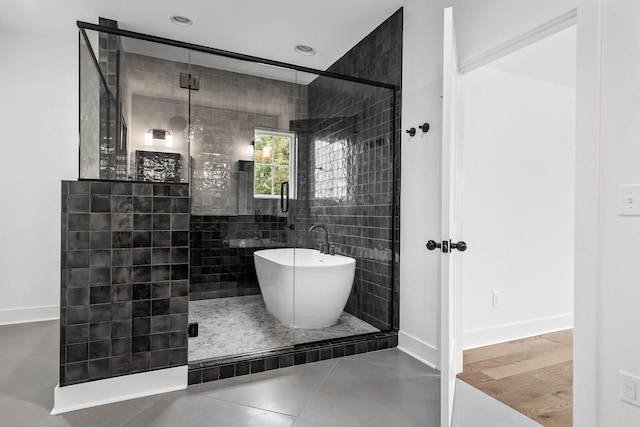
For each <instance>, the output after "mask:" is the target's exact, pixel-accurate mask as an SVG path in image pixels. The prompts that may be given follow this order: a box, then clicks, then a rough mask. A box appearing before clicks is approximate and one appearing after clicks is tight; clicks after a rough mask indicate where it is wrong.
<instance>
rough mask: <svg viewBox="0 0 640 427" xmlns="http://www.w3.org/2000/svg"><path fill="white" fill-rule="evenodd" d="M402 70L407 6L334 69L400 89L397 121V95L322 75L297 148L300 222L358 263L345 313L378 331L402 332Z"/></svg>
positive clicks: (312, 89) (314, 86)
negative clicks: (326, 235) (323, 232)
mask: <svg viewBox="0 0 640 427" xmlns="http://www.w3.org/2000/svg"><path fill="white" fill-rule="evenodd" d="M401 65H402V9H400V10H399V11H398V12H396V13H395V14H394V15H393V16H391V17H390V18H389V19H388V20H387V21H385V22H384V23H383V24H381V25H380V26H379V27H378V28H377V29H376V30H374V31H373V32H372V33H371V34H369V35H368V36H367V37H366V38H365V39H363V40H362V41H361V42H360V43H359V44H358V45H356V46H355V47H354V48H353V49H351V50H350V51H349V52H348V53H347V54H346V55H344V56H343V57H342V58H341V59H340V60H338V61H337V62H336V63H335V64H334V65H332V66H331V67H330V68H329V71H332V72H336V73H340V74H347V75H352V76H356V77H361V78H366V79H370V80H375V81H379V82H385V83H391V84H394V85H396V86H397V87H398V91H397V94H396V111H395V113H396V114H395V117H394V116H393V110H392V108H391V105H392V102H391V101H392V96H393V93H392V91H391V90H388V89H382V88H375V87H370V86H365V85H359V84H356V83H352V82H345V81H341V80H337V79H330V78H326V77H319V78H317V79H316V80H315V81H314V82H313V83H311V84H310V85H309V90H308V97H309V107H308V114H309V120H308V121H307V129H306V131H305V132H303V134H304V135H305V137H304V138H301V141H303V142H302V144H303V146H301V147H300V149H299V152H300V153H301V155H300V157H301V158H302V157H305V156H306V158H305V159H304V161H303V162H302V164H304V165H305V166H306V170H305V173H306V180H307V182H306V183H305V185H306V186H307V187H308V188H307V200H306V201H307V204H306V207H304V208H301V209H300V210H299V216H300V218H299V221H300V222H306V223H307V224H309V223H323V224H325V225H327V227H328V229H329V232H330V242H331V243H332V244H334V245H335V246H336V250H337V252H338V253H342V254H345V255H348V256H352V257H354V258H356V260H357V262H356V278H355V285H354V288H353V292H352V295H351V296H350V298H349V301H348V303H347V311H349V312H350V313H352V314H354V315H355V316H357V317H359V318H360V319H363V320H365V321H366V322H368V323H370V324H372V325H374V326H376V327H378V328H380V329H391V328H396V329H397V327H398V304H397V301H398V298H399V286H398V285H399V278H398V275H399V241H398V238H399V232H398V230H399V219H398V218H399V209H398V206H399V191H400V185H399V184H400V183H399V177H400V147H399V143H400V117H401V109H400V105H401V104H400V101H401V100H400V86H401V78H402V69H401ZM394 121H395V123H394ZM394 124H395V129H394ZM394 130H395V133H394ZM394 146H395V158H394ZM394 169H395V175H394ZM394 177H395V187H396V188H395V192H394ZM394 200H395V202H396V212H395V214H396V217H395V222H394V218H393V211H392V202H393V201H394ZM393 228H395V234H394V233H392V229H393ZM318 237H319V236H318ZM300 238H302V236H300V235H298V239H300ZM309 246H312V245H309ZM394 253H395V260H394V257H393V254H394ZM392 273H393V274H392ZM392 276H393V281H392Z"/></svg>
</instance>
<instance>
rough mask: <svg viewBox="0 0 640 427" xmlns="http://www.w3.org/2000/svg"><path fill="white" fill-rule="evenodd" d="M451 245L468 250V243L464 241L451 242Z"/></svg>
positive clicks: (453, 247) (461, 249)
mask: <svg viewBox="0 0 640 427" xmlns="http://www.w3.org/2000/svg"><path fill="white" fill-rule="evenodd" d="M450 246H451V249H457V250H459V251H460V252H464V251H466V250H467V244H466V243H465V242H463V241H460V242H458V243H453V242H451V245H450Z"/></svg>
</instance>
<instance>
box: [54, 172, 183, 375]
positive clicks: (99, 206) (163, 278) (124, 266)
mask: <svg viewBox="0 0 640 427" xmlns="http://www.w3.org/2000/svg"><path fill="white" fill-rule="evenodd" d="M188 196H189V186H188V184H159V183H122V182H104V181H78V182H76V181H63V182H62V260H61V261H62V262H61V271H62V274H61V304H60V386H66V385H70V384H78V383H83V382H87V381H93V380H99V379H105V378H111V377H116V376H121V375H128V374H133V373H140V372H146V371H151V370H156V369H162V368H168V367H174V366H183V365H186V364H187V323H188V303H189V198H188Z"/></svg>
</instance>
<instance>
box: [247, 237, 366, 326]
mask: <svg viewBox="0 0 640 427" xmlns="http://www.w3.org/2000/svg"><path fill="white" fill-rule="evenodd" d="M253 258H254V261H255V265H256V273H258V283H259V285H260V290H261V291H262V298H264V303H265V305H266V306H267V310H269V312H270V313H271V314H272V315H273V316H275V318H276V319H278V320H279V321H280V322H282V323H283V324H285V325H287V326H290V327H296V328H324V327H327V326H331V325H333V324H335V323H336V322H337V321H338V318H339V317H340V314H342V310H344V306H345V304H346V303H347V299H348V298H349V292H351V286H352V285H353V278H354V275H355V271H356V260H355V259H353V258H349V257H345V256H341V255H325V254H322V253H320V252H319V251H317V250H314V249H292V248H284V249H265V250H261V251H256V252H255V253H254V254H253ZM294 313H295V316H294Z"/></svg>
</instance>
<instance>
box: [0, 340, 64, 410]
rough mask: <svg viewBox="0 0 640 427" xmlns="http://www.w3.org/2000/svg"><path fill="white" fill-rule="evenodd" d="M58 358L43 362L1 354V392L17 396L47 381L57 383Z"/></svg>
mask: <svg viewBox="0 0 640 427" xmlns="http://www.w3.org/2000/svg"><path fill="white" fill-rule="evenodd" d="M0 342H1V341H0ZM58 359H59V357H56V358H52V359H51V360H49V361H48V362H43V361H40V360H36V359H33V358H29V357H18V356H16V355H13V354H12V355H8V354H3V355H0V394H3V395H7V396H12V397H16V396H19V395H20V394H22V393H24V392H26V391H28V390H30V389H33V388H34V387H38V386H41V385H43V384H46V383H50V382H54V385H55V383H57V380H58V366H57V364H56V361H57V360H58ZM0 399H1V398H0Z"/></svg>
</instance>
